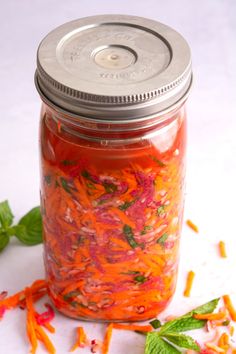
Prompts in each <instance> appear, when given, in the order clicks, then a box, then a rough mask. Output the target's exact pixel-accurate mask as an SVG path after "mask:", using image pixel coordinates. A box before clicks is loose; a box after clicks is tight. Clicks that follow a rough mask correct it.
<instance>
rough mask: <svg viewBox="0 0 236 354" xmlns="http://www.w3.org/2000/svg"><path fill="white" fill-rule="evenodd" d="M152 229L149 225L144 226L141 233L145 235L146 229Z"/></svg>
mask: <svg viewBox="0 0 236 354" xmlns="http://www.w3.org/2000/svg"><path fill="white" fill-rule="evenodd" d="M151 229H152V226H151V225H147V226H144V228H143V231H141V235H145V234H146V233H147V231H150V230H151Z"/></svg>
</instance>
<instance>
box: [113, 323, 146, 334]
mask: <svg viewBox="0 0 236 354" xmlns="http://www.w3.org/2000/svg"><path fill="white" fill-rule="evenodd" d="M113 328H115V329H123V330H128V331H137V332H152V331H153V328H152V326H151V325H146V326H140V325H134V324H128V325H127V324H121V323H113Z"/></svg>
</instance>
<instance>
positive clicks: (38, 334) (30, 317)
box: [24, 282, 56, 354]
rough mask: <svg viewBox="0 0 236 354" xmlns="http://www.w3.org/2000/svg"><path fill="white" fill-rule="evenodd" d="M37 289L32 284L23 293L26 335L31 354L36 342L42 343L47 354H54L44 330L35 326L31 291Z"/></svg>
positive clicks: (34, 284) (34, 349) (35, 284)
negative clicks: (25, 311) (25, 312)
mask: <svg viewBox="0 0 236 354" xmlns="http://www.w3.org/2000/svg"><path fill="white" fill-rule="evenodd" d="M35 288H37V283H36V282H35V283H33V284H32V286H31V287H30V288H26V289H25V291H24V294H25V303H26V310H27V334H28V338H29V341H30V343H31V353H32V354H34V353H35V352H36V349H37V345H38V344H37V340H40V341H42V342H43V344H44V346H45V348H46V349H47V351H48V353H50V354H54V353H55V352H56V350H55V348H54V346H53V344H52V342H51V341H50V339H49V338H48V336H47V335H46V333H45V332H44V330H43V329H42V328H41V327H40V326H39V325H38V324H37V321H36V315H35V314H36V311H35V310H34V305H33V295H32V291H34V290H35Z"/></svg>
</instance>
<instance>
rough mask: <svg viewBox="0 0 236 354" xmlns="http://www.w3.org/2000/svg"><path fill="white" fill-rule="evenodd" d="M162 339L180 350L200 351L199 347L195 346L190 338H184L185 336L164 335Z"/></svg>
mask: <svg viewBox="0 0 236 354" xmlns="http://www.w3.org/2000/svg"><path fill="white" fill-rule="evenodd" d="M163 337H164V338H166V339H167V340H168V341H169V342H171V343H174V344H175V345H177V346H178V347H180V348H187V349H192V350H196V351H197V352H199V351H200V347H199V345H197V343H196V342H195V340H194V339H193V338H192V337H190V336H186V335H185V334H179V333H166V334H165V335H163Z"/></svg>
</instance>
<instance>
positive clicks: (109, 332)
mask: <svg viewBox="0 0 236 354" xmlns="http://www.w3.org/2000/svg"><path fill="white" fill-rule="evenodd" d="M112 329H113V323H110V324H109V325H108V326H107V329H106V333H105V337H104V341H103V346H102V354H108V351H109V345H110V341H111V336H112Z"/></svg>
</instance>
